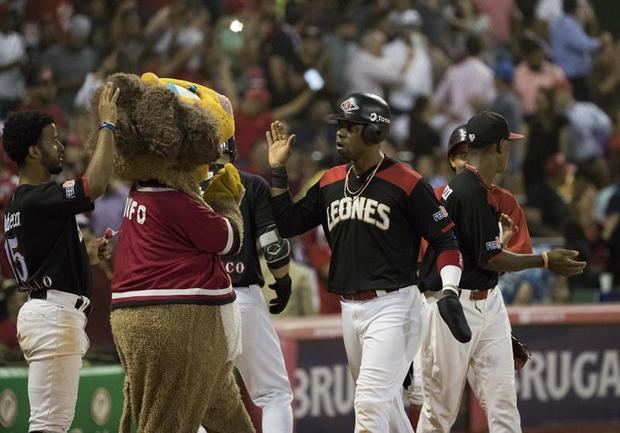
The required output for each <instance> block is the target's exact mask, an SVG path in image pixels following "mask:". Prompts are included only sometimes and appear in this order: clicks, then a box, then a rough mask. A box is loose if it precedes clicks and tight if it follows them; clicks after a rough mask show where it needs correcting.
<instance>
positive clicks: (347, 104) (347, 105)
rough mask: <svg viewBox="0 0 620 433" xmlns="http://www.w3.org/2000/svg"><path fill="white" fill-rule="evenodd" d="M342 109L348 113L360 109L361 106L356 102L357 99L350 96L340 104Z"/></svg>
mask: <svg viewBox="0 0 620 433" xmlns="http://www.w3.org/2000/svg"><path fill="white" fill-rule="evenodd" d="M340 109H341V110H342V111H344V112H345V113H347V114H348V113H350V112H351V111H357V110H359V109H360V107H358V106H357V104H356V103H355V101H353V99H351V98H349V99H347V100H346V101H343V102H342V104H340Z"/></svg>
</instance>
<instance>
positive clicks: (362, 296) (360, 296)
mask: <svg viewBox="0 0 620 433" xmlns="http://www.w3.org/2000/svg"><path fill="white" fill-rule="evenodd" d="M381 290H385V293H391V292H398V291H399V290H400V289H381ZM340 297H341V298H342V299H346V300H347V301H367V300H369V299H374V298H377V297H379V295H377V291H376V290H365V291H363V292H359V293H351V294H348V295H340Z"/></svg>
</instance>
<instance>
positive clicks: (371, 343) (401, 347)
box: [341, 286, 428, 433]
mask: <svg viewBox="0 0 620 433" xmlns="http://www.w3.org/2000/svg"><path fill="white" fill-rule="evenodd" d="M377 293H378V294H379V295H380V296H378V297H376V298H373V299H370V300H366V301H349V300H343V301H341V305H342V332H343V338H344V345H345V349H346V352H347V357H348V360H349V367H350V369H351V374H352V375H353V379H354V380H355V385H356V389H355V401H354V407H355V433H377V432H382V433H402V432H407V433H413V429H412V428H411V423H410V421H409V419H408V417H407V414H406V413H405V410H404V407H403V400H402V385H403V379H404V378H405V375H406V373H407V370H408V369H409V365H410V364H411V361H412V360H413V357H414V355H415V353H416V352H417V350H418V348H419V347H420V345H421V343H422V339H423V337H424V334H425V332H426V328H427V323H428V314H427V311H428V310H427V305H426V300H425V299H424V297H423V296H422V294H421V293H420V291H419V290H418V288H417V287H416V286H409V287H405V288H402V289H400V290H399V291H398V292H391V293H385V292H383V291H381V290H378V291H377Z"/></svg>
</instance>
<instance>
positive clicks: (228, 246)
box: [220, 218, 235, 255]
mask: <svg viewBox="0 0 620 433" xmlns="http://www.w3.org/2000/svg"><path fill="white" fill-rule="evenodd" d="M224 221H226V226H227V227H228V240H227V241H226V246H225V247H224V249H223V250H222V252H221V253H220V255H224V254H228V253H229V252H230V250H231V248H232V246H233V242H234V240H235V232H234V230H233V227H232V224H230V221H228V218H224Z"/></svg>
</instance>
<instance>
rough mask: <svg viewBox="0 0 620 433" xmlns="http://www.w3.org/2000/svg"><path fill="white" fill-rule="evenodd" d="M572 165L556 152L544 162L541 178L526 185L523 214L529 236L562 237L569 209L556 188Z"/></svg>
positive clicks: (562, 181) (561, 185) (564, 182)
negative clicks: (540, 180)
mask: <svg viewBox="0 0 620 433" xmlns="http://www.w3.org/2000/svg"><path fill="white" fill-rule="evenodd" d="M575 169H576V167H575V166H574V165H573V164H570V163H568V162H567V161H566V158H565V157H564V155H563V154H561V153H556V154H555V155H552V156H551V157H549V159H547V161H546V162H545V171H544V172H545V181H544V182H543V183H541V184H539V185H537V186H536V187H535V188H530V190H529V191H528V195H527V206H526V209H525V210H526V215H527V220H528V225H529V228H530V232H531V233H532V236H551V237H554V236H555V237H557V236H562V234H563V232H564V228H565V226H566V223H567V221H568V216H569V213H568V212H569V209H568V206H567V205H566V202H565V200H564V199H563V198H562V196H561V195H560V192H559V191H560V189H561V188H562V187H563V186H564V185H565V184H566V182H567V180H569V179H570V178H571V177H572V176H573V175H574V173H575Z"/></svg>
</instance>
